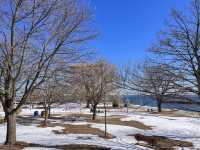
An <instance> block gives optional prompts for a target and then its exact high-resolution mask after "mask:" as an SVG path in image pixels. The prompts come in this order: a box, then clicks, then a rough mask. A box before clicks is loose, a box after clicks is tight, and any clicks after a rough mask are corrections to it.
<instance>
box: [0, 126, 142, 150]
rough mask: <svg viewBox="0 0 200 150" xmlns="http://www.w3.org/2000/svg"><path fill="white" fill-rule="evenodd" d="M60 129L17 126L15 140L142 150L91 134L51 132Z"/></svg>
mask: <svg viewBox="0 0 200 150" xmlns="http://www.w3.org/2000/svg"><path fill="white" fill-rule="evenodd" d="M5 128H6V126H5V124H4V125H0V133H1V135H0V143H3V142H4V141H5V135H6V133H5V131H6V130H5ZM62 129H63V128H62V127H47V128H40V127H37V126H34V125H32V126H23V125H17V140H18V141H25V142H28V143H35V144H40V145H48V146H55V145H67V144H89V145H99V146H104V147H110V148H111V149H113V150H142V148H138V147H136V146H135V145H134V144H133V143H127V142H126V143H125V142H123V141H121V142H120V141H119V140H112V139H111V140H107V139H103V138H100V137H98V136H97V135H91V134H55V133H54V132H53V130H62Z"/></svg>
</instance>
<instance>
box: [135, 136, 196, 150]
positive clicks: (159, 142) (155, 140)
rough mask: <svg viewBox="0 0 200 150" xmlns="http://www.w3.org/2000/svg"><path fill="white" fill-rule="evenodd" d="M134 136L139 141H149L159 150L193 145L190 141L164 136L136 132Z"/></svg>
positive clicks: (149, 143) (150, 144) (170, 149)
mask: <svg viewBox="0 0 200 150" xmlns="http://www.w3.org/2000/svg"><path fill="white" fill-rule="evenodd" d="M134 137H135V139H136V140H137V141H138V142H140V141H144V142H147V143H148V145H149V146H151V147H153V148H155V149H159V150H160V149H167V150H168V149H169V150H173V149H174V147H193V144H192V143H190V142H186V141H180V140H173V139H169V138H167V137H164V136H145V135H142V134H135V135H134Z"/></svg>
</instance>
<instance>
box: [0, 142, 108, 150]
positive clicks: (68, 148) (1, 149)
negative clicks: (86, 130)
mask: <svg viewBox="0 0 200 150" xmlns="http://www.w3.org/2000/svg"><path fill="white" fill-rule="evenodd" d="M25 147H33V148H34V147H35V148H36V147H42V148H56V149H64V150H72V149H73V150H110V148H106V147H101V146H96V145H84V144H76V145H74V144H70V145H55V146H45V145H40V144H33V143H25V142H17V143H16V144H15V145H13V146H12V147H11V146H8V145H0V150H8V149H12V150H22V149H24V148H25Z"/></svg>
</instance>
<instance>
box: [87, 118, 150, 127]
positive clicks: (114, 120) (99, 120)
mask: <svg viewBox="0 0 200 150" xmlns="http://www.w3.org/2000/svg"><path fill="white" fill-rule="evenodd" d="M121 118H122V117H114V116H112V117H108V118H107V124H113V125H122V126H129V127H134V128H138V129H142V130H151V127H150V126H147V125H145V124H143V123H141V122H139V121H134V120H131V121H121ZM88 122H91V123H104V122H105V121H104V117H97V119H96V120H88Z"/></svg>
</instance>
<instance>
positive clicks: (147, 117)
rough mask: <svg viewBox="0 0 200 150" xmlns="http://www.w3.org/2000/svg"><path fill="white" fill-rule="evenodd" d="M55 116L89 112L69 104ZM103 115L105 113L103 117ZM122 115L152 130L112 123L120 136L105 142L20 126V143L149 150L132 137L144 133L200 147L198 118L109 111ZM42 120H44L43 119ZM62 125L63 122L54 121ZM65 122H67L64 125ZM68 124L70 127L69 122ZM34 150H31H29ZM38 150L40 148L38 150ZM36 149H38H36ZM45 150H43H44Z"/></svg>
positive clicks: (1, 136)
mask: <svg viewBox="0 0 200 150" xmlns="http://www.w3.org/2000/svg"><path fill="white" fill-rule="evenodd" d="M36 110H37V111H42V109H29V108H26V109H23V110H22V111H21V113H20V115H23V116H25V115H32V114H33V112H34V111H36ZM52 112H53V113H56V114H59V113H60V114H61V115H64V114H65V113H77V112H78V113H84V114H88V113H89V109H85V108H83V107H82V108H81V109H80V105H79V104H65V105H62V106H54V108H53V109H52ZM100 115H103V114H100ZM113 115H121V116H123V118H122V119H121V120H122V121H130V120H135V121H139V122H141V123H143V124H145V125H147V126H151V127H152V130H142V129H138V128H134V127H128V126H122V125H111V124H108V126H107V132H108V133H111V134H112V135H114V136H116V138H113V139H104V138H101V137H98V136H97V135H91V134H55V133H54V132H53V131H54V130H58V131H60V130H62V129H63V127H60V126H56V127H48V128H40V127H37V125H34V124H31V125H29V126H28V125H27V126H25V125H19V124H18V125H17V140H18V141H25V142H29V143H35V144H41V145H66V144H90V145H99V146H105V147H110V148H112V149H113V150H137V149H147V148H144V147H140V146H138V145H135V144H136V143H137V141H136V140H135V138H134V137H133V136H129V135H131V134H136V133H142V134H145V135H160V136H166V137H169V138H171V139H177V140H183V141H189V142H192V143H193V145H194V149H198V148H200V118H198V117H169V116H166V115H157V114H149V113H148V112H139V111H138V112H133V111H131V109H130V112H129V113H127V112H126V111H125V110H124V109H115V110H110V111H108V116H113ZM39 119H40V118H39ZM51 121H53V122H56V123H59V120H51ZM62 123H63V122H62ZM64 124H70V122H69V121H66V122H64ZM73 124H74V125H75V124H77V125H78V124H91V126H92V127H93V128H98V129H101V130H104V125H103V124H98V123H87V122H86V121H84V120H83V121H79V122H77V123H73ZM5 128H6V126H5V124H0V133H1V134H0V143H3V142H4V140H5V134H6V133H5V131H6V130H5ZM25 149H26V150H31V148H25ZM36 149H37V148H36ZM32 150H34V149H32ZM41 150H42V149H41Z"/></svg>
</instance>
